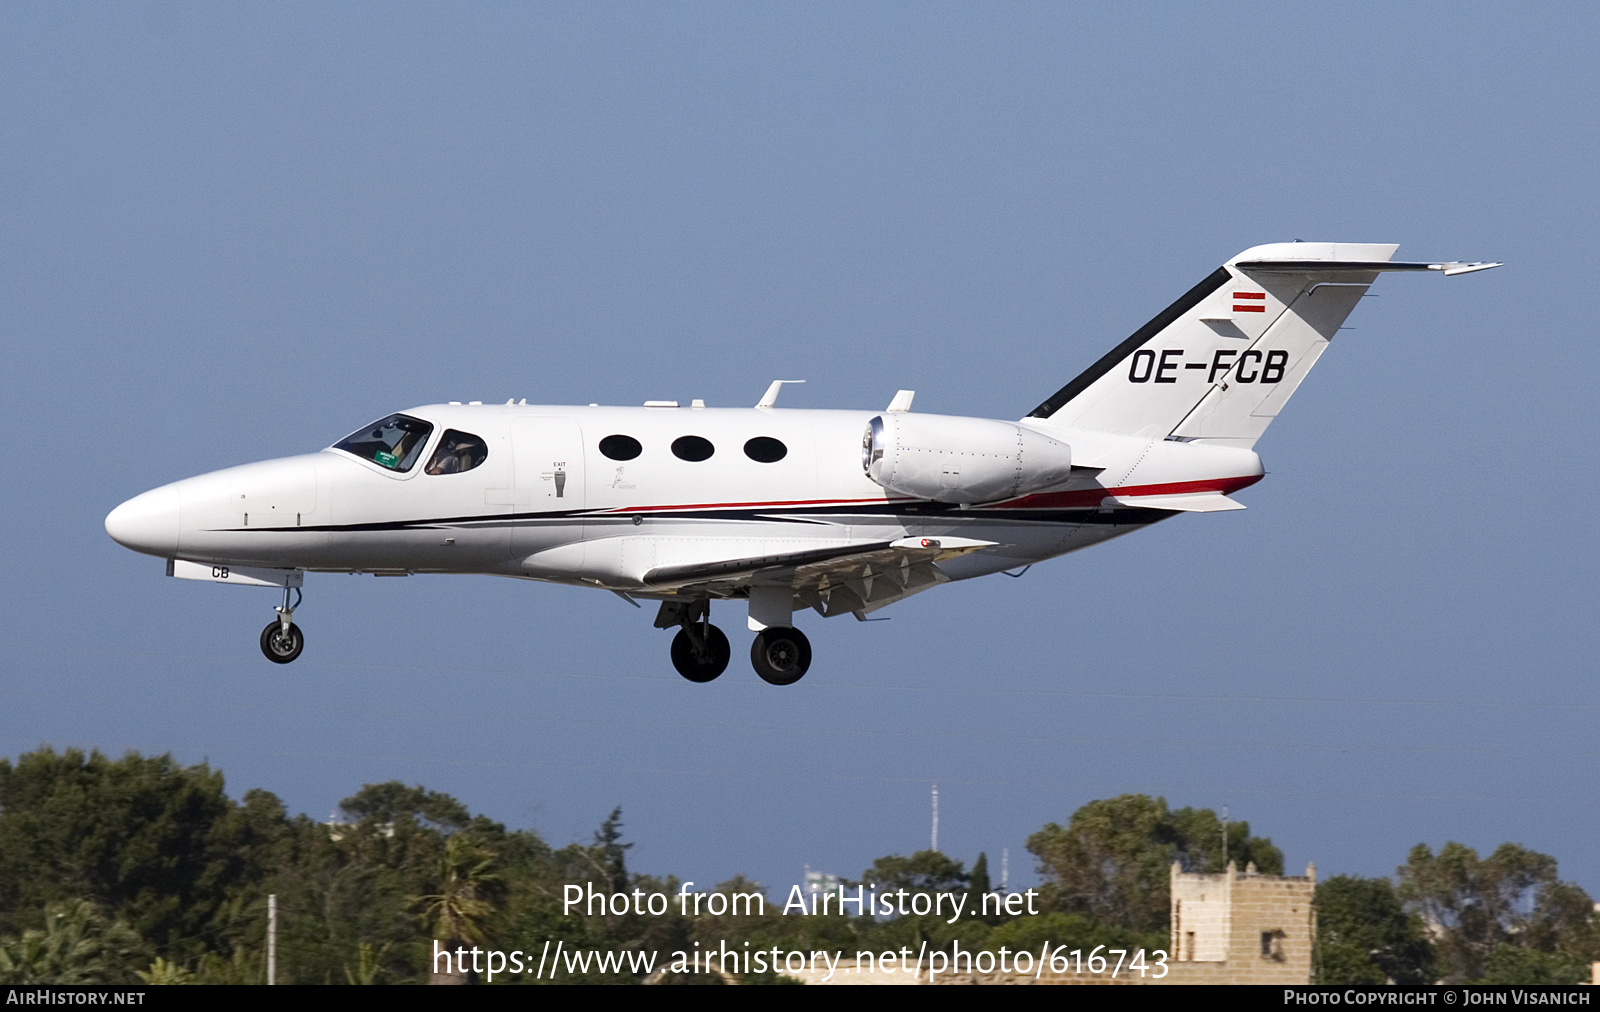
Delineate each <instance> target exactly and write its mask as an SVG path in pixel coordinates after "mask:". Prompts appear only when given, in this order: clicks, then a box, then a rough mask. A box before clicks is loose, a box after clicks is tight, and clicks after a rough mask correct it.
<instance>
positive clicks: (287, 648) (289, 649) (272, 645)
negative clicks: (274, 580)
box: [261, 587, 306, 664]
mask: <svg viewBox="0 0 1600 1012" xmlns="http://www.w3.org/2000/svg"><path fill="white" fill-rule="evenodd" d="M293 589H294V593H295V598H294V604H293V606H291V605H290V604H289V590H290V588H288V587H285V588H283V604H282V606H280V607H278V608H275V609H273V610H274V611H276V612H277V613H278V617H277V618H275V619H273V620H272V621H271V622H268V623H267V627H266V628H265V629H263V630H261V652H262V653H263V654H265V655H266V658H267V660H269V661H271V662H272V663H274V664H288V663H289V662H290V661H292V660H294V659H295V658H296V657H299V656H300V651H301V650H304V649H305V645H306V638H305V637H304V636H302V635H301V634H300V627H299V626H297V625H295V624H294V623H293V622H291V621H289V619H290V618H292V617H293V616H294V610H295V608H298V607H300V602H301V601H303V600H304V599H305V595H303V594H301V593H300V588H299V587H295V588H293Z"/></svg>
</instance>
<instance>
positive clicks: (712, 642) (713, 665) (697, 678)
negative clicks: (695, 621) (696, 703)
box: [672, 625, 733, 682]
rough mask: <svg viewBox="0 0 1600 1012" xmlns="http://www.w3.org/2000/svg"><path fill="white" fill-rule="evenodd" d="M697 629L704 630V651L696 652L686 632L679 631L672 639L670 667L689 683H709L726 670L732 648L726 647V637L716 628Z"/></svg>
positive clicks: (711, 626) (704, 627) (684, 630)
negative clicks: (676, 670)
mask: <svg viewBox="0 0 1600 1012" xmlns="http://www.w3.org/2000/svg"><path fill="white" fill-rule="evenodd" d="M698 628H703V629H704V630H705V641H706V646H705V650H704V651H703V652H696V651H695V648H694V640H693V639H691V638H690V637H689V632H688V630H686V629H679V630H678V635H676V636H674V637H672V666H673V667H675V668H677V669H678V674H680V675H682V676H683V677H685V678H687V679H688V680H689V681H691V682H709V681H711V680H713V679H714V678H716V677H717V676H718V675H720V674H722V673H723V672H724V671H726V670H728V659H729V658H731V657H732V656H733V647H731V646H729V645H728V637H727V636H725V635H723V632H722V630H721V629H718V628H717V627H716V626H714V625H708V626H701V627H698Z"/></svg>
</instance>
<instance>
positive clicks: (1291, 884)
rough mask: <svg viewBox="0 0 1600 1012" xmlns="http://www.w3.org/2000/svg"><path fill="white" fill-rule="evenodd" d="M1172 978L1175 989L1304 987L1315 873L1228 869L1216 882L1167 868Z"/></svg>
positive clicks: (1311, 869)
mask: <svg viewBox="0 0 1600 1012" xmlns="http://www.w3.org/2000/svg"><path fill="white" fill-rule="evenodd" d="M1171 888H1172V942H1171V958H1172V962H1173V972H1172V973H1171V974H1170V975H1169V976H1168V977H1167V978H1166V980H1167V981H1169V982H1171V983H1174V984H1178V983H1183V984H1200V983H1206V982H1213V983H1218V984H1223V983H1226V984H1308V983H1310V982H1311V973H1312V964H1311V957H1312V943H1313V942H1314V941H1315V939H1316V936H1317V913H1316V906H1315V904H1314V903H1313V900H1314V899H1315V896H1316V890H1317V866H1316V865H1314V864H1310V865H1307V866H1306V873H1305V874H1304V875H1303V876H1302V875H1281V876H1280V875H1263V874H1261V873H1260V872H1257V871H1256V866H1255V865H1253V864H1248V865H1245V869H1244V871H1242V872H1241V871H1239V870H1238V869H1237V868H1235V866H1234V865H1233V863H1232V862H1229V864H1228V868H1227V870H1226V871H1224V872H1222V873H1221V874H1220V875H1200V874H1195V873H1192V872H1186V871H1183V870H1181V869H1180V868H1179V867H1178V865H1177V863H1176V862H1174V863H1173V865H1172V878H1171Z"/></svg>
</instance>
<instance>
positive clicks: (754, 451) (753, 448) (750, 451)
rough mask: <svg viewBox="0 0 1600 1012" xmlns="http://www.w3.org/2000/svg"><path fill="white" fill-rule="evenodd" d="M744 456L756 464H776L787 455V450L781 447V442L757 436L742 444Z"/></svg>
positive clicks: (768, 437) (785, 447) (769, 437)
mask: <svg viewBox="0 0 1600 1012" xmlns="http://www.w3.org/2000/svg"><path fill="white" fill-rule="evenodd" d="M744 455H745V456H746V457H749V458H750V459H751V460H754V461H757V462H758V463H762V464H776V463H777V462H778V461H780V460H782V459H783V458H784V457H787V456H788V455H789V448H788V447H787V446H784V445H783V441H782V440H778V439H773V438H772V437H771V436H757V437H756V438H754V439H752V440H750V441H749V442H748V443H745V444H744Z"/></svg>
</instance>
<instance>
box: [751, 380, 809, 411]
mask: <svg viewBox="0 0 1600 1012" xmlns="http://www.w3.org/2000/svg"><path fill="white" fill-rule="evenodd" d="M804 382H805V380H773V381H772V385H771V386H769V387H767V392H766V393H764V394H762V395H761V399H760V400H759V401H756V407H758V408H771V407H776V406H777V404H778V391H780V390H782V389H783V385H784V384H785V383H804Z"/></svg>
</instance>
